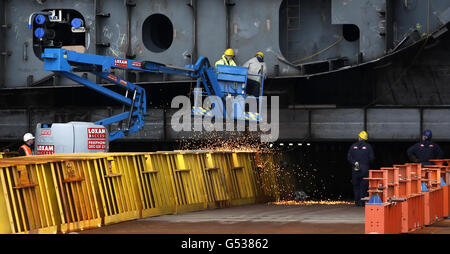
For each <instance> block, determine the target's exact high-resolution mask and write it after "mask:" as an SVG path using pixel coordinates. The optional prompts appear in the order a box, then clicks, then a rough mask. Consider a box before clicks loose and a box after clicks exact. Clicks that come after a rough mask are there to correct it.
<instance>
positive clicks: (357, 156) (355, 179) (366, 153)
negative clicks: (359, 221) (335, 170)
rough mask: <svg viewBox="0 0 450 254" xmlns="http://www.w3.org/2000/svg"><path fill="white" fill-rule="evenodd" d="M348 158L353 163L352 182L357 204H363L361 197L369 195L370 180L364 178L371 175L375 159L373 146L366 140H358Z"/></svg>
mask: <svg viewBox="0 0 450 254" xmlns="http://www.w3.org/2000/svg"><path fill="white" fill-rule="evenodd" d="M347 160H348V161H349V162H350V163H351V164H352V183H353V192H354V195H355V204H356V205H363V204H364V202H363V201H361V198H364V197H367V189H368V187H369V181H368V180H364V179H363V178H365V177H369V169H370V163H372V162H373V161H374V160H375V155H374V153H373V149H372V146H371V145H370V144H369V143H366V142H365V141H364V140H361V141H358V142H356V143H354V144H352V145H351V146H350V149H349V150H348V153H347ZM355 162H358V163H359V170H358V171H356V170H355Z"/></svg>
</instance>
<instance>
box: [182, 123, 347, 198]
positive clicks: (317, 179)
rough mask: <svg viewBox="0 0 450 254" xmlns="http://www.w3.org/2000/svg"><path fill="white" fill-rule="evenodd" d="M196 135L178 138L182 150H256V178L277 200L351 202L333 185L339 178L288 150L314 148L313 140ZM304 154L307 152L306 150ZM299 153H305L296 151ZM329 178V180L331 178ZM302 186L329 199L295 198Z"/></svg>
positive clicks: (311, 194)
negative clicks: (276, 141)
mask: <svg viewBox="0 0 450 254" xmlns="http://www.w3.org/2000/svg"><path fill="white" fill-rule="evenodd" d="M193 133H194V135H189V137H187V138H185V137H181V138H180V139H179V140H178V147H179V149H180V150H203V151H215V152H220V151H224V152H225V151H229V152H253V153H255V162H256V166H257V170H256V172H255V177H256V178H255V180H256V181H257V186H259V187H260V189H261V191H262V192H263V194H264V195H265V196H267V197H271V198H272V199H271V200H273V201H279V202H276V203H274V204H280V205H282V204H285V205H313V204H324V205H333V204H350V203H351V202H345V201H330V200H342V197H341V196H340V195H339V196H336V195H335V193H333V191H332V190H331V189H328V188H329V187H330V186H332V184H333V182H334V181H335V179H334V178H333V177H334V176H332V177H331V178H330V177H329V178H325V177H324V176H322V174H321V172H320V170H319V169H317V168H316V165H313V164H312V162H310V161H305V162H307V163H305V162H302V161H297V160H298V159H299V157H295V158H294V157H293V158H289V156H288V155H287V153H289V152H290V151H293V150H296V149H300V151H302V152H304V151H305V149H310V148H309V147H310V146H311V145H310V144H309V143H307V144H306V146H302V145H301V144H302V143H298V144H297V145H294V143H292V142H291V143H292V145H290V144H291V143H286V144H285V146H279V145H275V144H273V143H264V142H261V141H260V133H259V132H226V131H225V132H193ZM190 134H192V132H191V133H190ZM303 155H304V154H303ZM295 156H302V155H301V154H298V153H297V154H296V155H295ZM327 179H328V180H327ZM299 190H302V191H304V192H306V194H307V195H308V199H306V200H325V201H301V202H299V201H297V202H296V201H293V200H295V199H294V196H295V195H294V192H295V191H299Z"/></svg>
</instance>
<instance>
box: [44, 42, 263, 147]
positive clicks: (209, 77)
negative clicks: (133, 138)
mask: <svg viewBox="0 0 450 254" xmlns="http://www.w3.org/2000/svg"><path fill="white" fill-rule="evenodd" d="M42 58H43V60H44V69H45V70H47V71H53V72H55V73H58V74H60V75H62V76H64V77H66V78H69V79H71V80H73V81H75V82H77V83H80V84H82V85H84V86H86V87H89V88H91V89H93V90H95V91H97V92H99V93H101V94H104V95H106V96H108V97H110V98H112V99H114V100H116V101H119V102H121V103H122V104H123V105H125V106H128V107H129V108H130V110H129V111H128V112H123V113H120V114H118V115H115V116H112V117H109V118H106V119H103V120H100V121H97V122H96V123H95V124H98V125H103V126H107V125H110V124H113V123H117V122H123V121H126V120H127V121H128V123H127V124H128V125H127V126H126V127H125V128H124V129H119V130H116V131H113V132H111V133H110V135H109V140H110V141H113V140H115V139H118V138H121V137H124V136H127V135H129V134H131V133H134V132H137V131H139V130H140V129H142V127H143V126H144V115H145V113H146V104H147V103H146V93H145V90H144V89H143V88H142V87H140V86H138V85H136V84H134V83H132V82H129V81H126V80H124V79H122V78H120V77H117V76H116V75H114V74H112V73H111V71H112V69H123V70H134V71H145V72H153V73H166V74H174V75H184V76H188V77H192V78H194V79H197V87H198V88H204V90H205V91H204V92H202V94H201V95H202V96H217V97H219V98H221V99H222V103H225V100H226V98H227V97H230V96H232V97H236V96H242V98H247V95H246V93H245V91H246V86H247V76H248V73H247V72H248V69H247V68H244V67H238V66H224V65H218V67H217V72H216V71H214V69H213V68H212V67H211V65H210V63H209V61H208V59H207V58H205V57H200V58H199V59H198V60H197V62H196V64H195V65H186V66H185V67H176V66H170V65H165V64H161V63H155V62H150V61H135V60H130V59H123V58H114V57H109V56H99V55H92V54H84V53H78V52H75V51H70V50H66V49H60V48H46V49H45V51H44V53H43V54H42ZM75 72H91V73H93V74H95V75H96V76H98V77H101V78H102V79H105V80H108V81H109V82H111V83H113V84H116V85H118V86H119V87H121V88H123V89H125V90H126V94H125V95H121V94H119V93H117V92H114V91H112V90H110V89H108V88H107V87H104V86H101V85H98V84H96V83H93V82H91V81H89V80H88V79H85V78H83V77H80V76H78V75H75V74H74V73H75ZM258 76H259V75H258ZM261 80H262V82H261V83H262V84H261V89H260V97H259V98H256V100H260V99H261V98H262V94H263V80H264V77H263V76H261ZM129 95H130V98H129ZM259 105H260V108H261V103H259ZM214 106H215V105H213V107H211V108H209V109H204V108H201V107H200V108H199V107H194V108H193V111H192V113H193V114H194V115H201V116H212V115H213V114H211V112H212V110H213V109H214ZM221 110H222V112H223V116H224V117H226V108H225V107H222V108H221ZM233 116H234V117H233V118H234V119H236V120H244V121H259V120H260V115H259V113H258V112H245V104H244V103H241V104H240V105H238V106H237V107H234V115H233Z"/></svg>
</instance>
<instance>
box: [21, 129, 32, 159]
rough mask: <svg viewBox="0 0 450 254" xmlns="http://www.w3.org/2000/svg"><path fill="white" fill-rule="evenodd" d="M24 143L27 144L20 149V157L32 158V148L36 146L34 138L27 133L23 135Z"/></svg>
mask: <svg viewBox="0 0 450 254" xmlns="http://www.w3.org/2000/svg"><path fill="white" fill-rule="evenodd" d="M23 141H24V142H25V144H23V145H22V146H20V148H19V156H30V155H33V149H32V146H33V144H34V136H33V134H31V133H25V135H23Z"/></svg>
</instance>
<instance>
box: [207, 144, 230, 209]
mask: <svg viewBox="0 0 450 254" xmlns="http://www.w3.org/2000/svg"><path fill="white" fill-rule="evenodd" d="M225 154H226V153H224V152H208V153H205V154H204V160H205V163H204V164H203V178H204V182H205V191H206V199H207V200H206V201H207V207H208V208H219V207H226V206H229V204H230V202H229V197H230V195H229V186H228V185H227V182H226V180H225V170H226V165H225V163H226V160H225Z"/></svg>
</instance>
